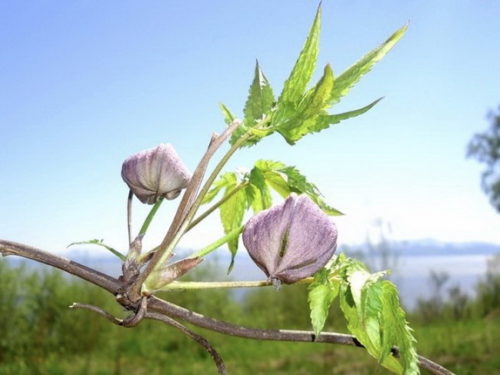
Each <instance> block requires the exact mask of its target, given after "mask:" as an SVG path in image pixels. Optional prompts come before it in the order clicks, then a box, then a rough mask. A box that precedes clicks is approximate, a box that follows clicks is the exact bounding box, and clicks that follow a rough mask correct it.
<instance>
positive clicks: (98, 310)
mask: <svg viewBox="0 0 500 375" xmlns="http://www.w3.org/2000/svg"><path fill="white" fill-rule="evenodd" d="M69 308H70V309H81V310H89V311H92V312H95V313H96V314H99V315H100V316H102V317H103V318H105V319H107V320H109V321H110V322H111V323H113V324H116V325H117V326H123V319H119V318H117V317H116V316H114V315H113V314H110V313H109V312H107V311H106V310H104V309H102V308H100V307H99V306H94V305H89V304H87V303H79V302H74V303H73V304H72V305H70V306H69Z"/></svg>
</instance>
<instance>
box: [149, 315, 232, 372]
mask: <svg viewBox="0 0 500 375" xmlns="http://www.w3.org/2000/svg"><path fill="white" fill-rule="evenodd" d="M146 318H147V319H155V320H159V321H161V322H163V323H166V324H169V325H171V326H172V327H175V328H177V329H179V330H180V331H181V332H182V333H184V334H185V335H186V336H189V337H190V338H192V339H193V340H194V341H196V342H197V343H198V344H200V345H201V346H203V347H204V348H205V349H206V350H207V352H208V353H209V354H210V355H211V356H212V358H213V360H214V363H215V365H216V366H217V371H218V372H219V374H220V375H227V371H226V367H225V365H224V361H223V360H222V357H221V356H220V354H219V353H218V352H217V351H216V350H215V348H214V347H213V346H212V345H211V344H210V343H209V342H208V340H207V339H206V338H204V337H203V336H201V335H199V334H197V333H195V332H193V331H191V330H190V329H189V328H187V327H185V326H184V325H182V324H181V323H179V322H178V321H177V320H174V319H172V318H170V317H168V316H166V315H163V314H159V313H154V312H147V313H146Z"/></svg>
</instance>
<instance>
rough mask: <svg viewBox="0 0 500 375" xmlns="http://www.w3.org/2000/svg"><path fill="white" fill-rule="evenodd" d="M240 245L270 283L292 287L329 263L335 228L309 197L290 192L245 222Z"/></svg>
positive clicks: (333, 247)
mask: <svg viewBox="0 0 500 375" xmlns="http://www.w3.org/2000/svg"><path fill="white" fill-rule="evenodd" d="M243 243H244V244H245V247H246V248H247V250H248V253H249V254H250V256H251V257H252V259H253V260H254V262H255V263H256V264H257V265H258V266H259V268H260V269H262V270H263V271H264V272H265V273H266V275H267V276H268V277H269V278H270V279H271V280H280V281H282V282H284V283H286V284H291V283H294V282H296V281H298V280H301V279H303V278H306V277H309V276H311V275H312V274H314V273H315V272H316V271H318V270H319V269H320V268H321V267H323V266H324V265H325V264H326V263H327V262H328V261H329V260H330V258H331V257H332V256H333V253H334V252H335V248H336V246H337V228H336V226H335V224H334V223H333V222H331V221H330V219H329V218H328V216H327V215H326V214H325V213H324V212H323V211H321V210H320V208H319V207H318V206H317V205H316V204H315V203H314V202H313V201H312V200H311V199H310V198H309V197H308V196H306V195H296V194H293V193H292V194H290V196H289V197H288V198H287V199H286V200H285V201H284V202H283V203H281V204H279V205H277V206H274V207H272V208H270V209H268V210H265V211H262V212H261V213H259V214H257V215H256V216H254V217H252V218H251V219H250V220H249V221H248V223H247V224H246V225H245V230H244V232H243Z"/></svg>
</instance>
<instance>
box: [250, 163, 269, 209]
mask: <svg viewBox="0 0 500 375" xmlns="http://www.w3.org/2000/svg"><path fill="white" fill-rule="evenodd" d="M248 182H249V183H250V184H249V186H248V187H247V188H249V190H252V191H253V194H254V195H253V199H252V200H251V201H249V203H251V204H252V208H253V210H254V212H255V213H257V212H259V211H262V210H265V209H267V208H269V207H271V205H272V197H271V192H270V191H269V187H268V186H267V184H266V178H265V176H264V173H263V172H262V170H260V169H259V168H256V167H254V168H252V170H251V171H250V177H249V180H248Z"/></svg>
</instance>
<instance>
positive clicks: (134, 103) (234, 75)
mask: <svg viewBox="0 0 500 375" xmlns="http://www.w3.org/2000/svg"><path fill="white" fill-rule="evenodd" d="M316 6H317V2H316V1H310V0H273V1H264V0H255V1H248V0H245V1H243V0H233V1H222V0H211V1H201V0H198V1H194V0H193V1H147V2H138V1H123V0H122V1H90V0H86V1H84V0H81V1H36V2H33V1H14V0H7V1H2V2H0V45H1V46H2V48H1V58H0V88H1V89H0V137H1V147H0V191H1V194H0V238H4V239H10V240H16V241H19V242H24V243H27V244H31V245H34V246H39V247H42V248H45V249H47V250H52V251H63V250H64V247H65V245H67V244H68V243H70V242H72V241H77V240H85V239H92V238H104V239H105V240H106V241H107V242H108V243H110V244H111V245H114V246H116V247H118V248H124V247H126V225H125V224H126V222H125V207H126V196H127V192H128V190H127V187H126V186H125V184H124V183H123V182H122V180H121V177H120V168H121V163H122V161H123V160H124V159H125V158H126V157H127V156H128V155H130V154H132V153H135V152H137V151H140V150H142V149H144V148H150V147H153V146H156V145H157V144H159V143H161V142H164V143H172V144H173V145H174V147H175V148H176V150H177V152H178V153H179V154H180V155H181V157H182V158H183V159H184V161H185V163H186V164H187V165H188V166H189V167H190V168H191V169H194V167H195V166H196V163H197V161H198V159H199V158H200V156H201V155H202V153H203V151H204V149H205V147H206V144H207V142H208V139H209V137H210V134H211V133H212V132H213V131H221V130H222V129H223V128H224V126H225V125H224V123H223V122H222V117H221V115H220V113H219V110H218V107H217V106H218V103H220V102H224V103H226V104H227V105H228V106H229V107H230V108H232V109H233V111H234V112H237V113H241V110H242V106H243V104H244V101H245V98H246V95H247V90H248V85H249V83H250V81H251V78H252V74H253V69H254V64H255V59H256V58H258V59H259V62H260V64H261V66H262V68H263V70H264V71H265V73H266V75H267V76H268V78H269V80H270V81H271V83H272V84H273V87H274V91H275V94H278V93H279V91H280V90H281V85H282V82H283V80H284V79H285V78H286V76H287V75H288V73H289V71H290V69H291V67H292V66H293V63H294V62H295V58H296V56H297V54H298V52H299V50H300V49H301V47H302V44H303V41H304V38H305V36H306V33H307V31H308V28H309V26H310V24H311V21H312V19H313V16H314V13H315V9H316ZM499 16H500V2H498V1H493V0H491V1H480V2H479V1H476V0H469V1H465V0H463V1H461V0H449V1H445V0H442V1H432V2H431V1H396V0H380V1H376V2H371V1H360V0H357V1H356V0H355V1H352V0H350V1H346V0H337V1H324V2H323V30H322V37H321V55H320V61H319V63H320V68H319V71H321V70H322V66H323V65H324V64H326V63H331V64H332V66H333V68H334V71H335V72H336V73H337V74H338V73H340V72H341V71H343V70H344V69H345V68H347V67H348V66H349V65H350V64H351V63H353V62H355V61H356V60H357V59H358V58H360V57H361V56H362V55H363V54H364V53H366V52H368V51H369V50H370V49H372V48H374V47H375V46H377V45H378V44H379V43H381V42H382V41H384V40H385V39H386V38H387V37H388V36H389V35H390V34H391V33H392V32H393V31H394V30H396V29H397V28H398V27H400V26H402V25H403V24H405V23H406V22H408V21H409V22H410V28H409V31H408V33H407V35H406V36H405V37H404V38H403V39H402V41H401V42H400V43H399V44H398V45H397V46H396V47H395V48H394V50H393V51H391V53H390V54H389V55H388V56H386V58H385V59H384V60H383V61H382V62H381V63H379V64H378V65H377V66H376V67H375V68H374V69H373V71H372V72H371V73H370V74H368V75H367V76H365V78H364V79H363V80H362V81H361V82H360V83H359V85H358V86H356V88H354V89H353V91H352V92H351V94H350V95H349V96H348V97H346V98H345V99H344V100H343V101H342V102H341V103H340V104H339V105H338V106H337V107H336V108H334V109H333V110H332V112H341V111H344V110H349V109H353V108H357V107H360V106H363V105H365V104H367V103H369V102H371V101H372V100H374V99H376V98H378V97H380V96H384V97H385V99H384V100H383V101H382V102H381V103H379V104H378V105H377V106H376V107H375V108H373V109H372V110H371V111H370V112H368V113H367V114H365V115H363V116H361V117H359V118H356V119H353V120H349V121H346V122H344V123H342V124H341V125H337V126H336V127H334V128H332V129H329V130H327V131H325V132H322V133H319V134H315V135H310V136H307V137H306V138H304V139H303V140H302V141H301V142H299V143H298V145H297V146H294V147H290V146H288V145H287V144H285V142H284V141H283V140H282V138H281V137H280V136H278V135H273V136H271V137H269V138H267V139H265V140H264V141H263V142H261V143H260V144H259V145H258V146H256V147H254V148H251V149H246V150H244V151H242V152H241V153H239V154H237V156H236V158H235V159H234V160H233V161H231V163H230V165H229V166H228V169H234V168H238V167H247V168H249V167H251V165H252V163H253V161H254V160H256V159H259V158H269V159H276V160H281V161H283V162H284V163H287V164H291V165H295V166H296V167H298V168H299V169H300V170H301V171H302V172H303V173H304V174H306V175H307V176H308V177H309V178H310V179H311V180H312V181H313V182H315V183H316V184H317V185H318V187H319V188H320V190H321V191H322V192H323V194H324V196H325V197H326V199H327V201H329V202H330V203H331V204H332V205H333V206H335V207H337V208H339V209H341V210H342V211H344V212H345V213H346V214H347V215H346V216H345V217H342V218H338V219H336V221H337V223H338V225H339V228H340V230H339V233H340V234H339V235H340V241H341V242H342V243H348V244H353V243H359V242H362V241H363V240H364V239H365V237H366V233H367V231H368V230H369V228H370V226H371V225H372V222H373V220H374V219H375V218H378V217H381V218H383V219H384V220H385V221H387V222H390V223H391V224H392V227H393V233H392V237H393V238H394V239H429V238H431V239H437V240H440V241H449V242H463V241H486V242H493V243H500V215H497V214H496V213H495V211H494V209H493V208H492V207H490V205H489V203H488V200H487V197H486V196H485V195H484V194H483V192H482V191H481V189H480V172H481V170H482V165H480V164H479V163H477V162H475V161H473V160H467V159H466V158H465V150H466V144H467V142H468V140H469V139H470V138H471V136H472V135H473V134H474V133H476V132H480V131H483V130H485V129H486V128H487V126H488V122H487V120H486V113H487V111H488V110H490V109H493V108H495V107H496V106H497V105H498V104H500V93H499V90H500V67H499V63H498V62H499V61H500V48H499V47H498V37H499V35H500V23H499V22H498V20H499ZM174 206H175V202H169V203H168V207H167V206H165V207H163V208H162V209H163V210H162V212H161V215H160V219H161V220H160V221H159V222H158V223H156V224H157V225H155V227H154V228H153V232H152V234H153V235H156V236H158V237H159V236H160V234H161V232H162V231H163V230H164V228H166V227H167V225H168V220H169V217H170V216H169V215H171V213H172V211H173V207H174ZM136 207H138V204H136ZM144 213H145V210H144V209H137V210H136V214H137V215H138V217H137V219H136V223H137V225H138V224H139V222H140V221H141V220H142V218H141V217H142V216H141V215H144ZM193 232H194V233H193V235H191V236H189V237H188V238H186V240H185V241H184V242H183V246H194V247H198V246H201V245H203V244H205V243H207V242H208V241H211V240H215V239H216V238H217V236H218V233H220V232H219V228H218V222H217V217H216V216H215V217H214V218H212V219H211V220H209V221H208V222H207V225H206V226H204V227H202V228H200V229H198V230H195V231H193ZM158 237H157V238H158ZM157 240H158V239H157ZM157 240H155V239H151V238H150V241H151V243H152V244H153V243H155V242H156V241H157Z"/></svg>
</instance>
